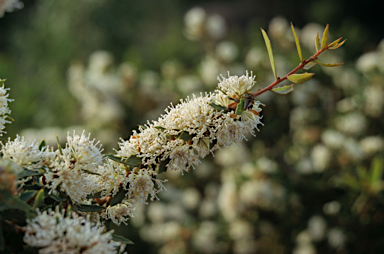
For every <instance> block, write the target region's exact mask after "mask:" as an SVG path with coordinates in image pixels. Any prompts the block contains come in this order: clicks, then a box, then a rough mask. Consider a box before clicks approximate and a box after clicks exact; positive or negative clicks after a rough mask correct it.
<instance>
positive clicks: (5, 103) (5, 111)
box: [0, 4, 13, 137]
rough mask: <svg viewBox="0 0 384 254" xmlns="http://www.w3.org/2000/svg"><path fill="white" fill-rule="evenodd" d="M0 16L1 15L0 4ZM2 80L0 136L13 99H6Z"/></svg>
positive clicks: (0, 91) (0, 90)
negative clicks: (9, 104)
mask: <svg viewBox="0 0 384 254" xmlns="http://www.w3.org/2000/svg"><path fill="white" fill-rule="evenodd" d="M0 17H1V4H0ZM3 82H4V80H1V79H0V84H3V86H2V87H0V137H1V136H3V133H5V131H3V130H4V128H5V124H6V123H11V122H10V121H8V120H6V118H7V114H10V113H11V110H9V108H8V102H10V101H13V100H12V99H8V96H9V94H7V90H9V88H4V83H3Z"/></svg>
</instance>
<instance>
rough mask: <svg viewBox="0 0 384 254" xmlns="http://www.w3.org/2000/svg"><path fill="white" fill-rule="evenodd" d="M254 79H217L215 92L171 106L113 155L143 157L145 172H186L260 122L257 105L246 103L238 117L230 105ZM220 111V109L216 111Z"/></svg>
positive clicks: (124, 157)
mask: <svg viewBox="0 0 384 254" xmlns="http://www.w3.org/2000/svg"><path fill="white" fill-rule="evenodd" d="M254 79H255V77H254V76H253V75H252V74H251V75H249V74H248V73H247V74H246V75H244V76H241V77H238V76H229V77H228V78H224V77H222V78H221V79H219V81H220V83H219V86H218V89H219V90H216V91H215V93H210V94H205V95H202V94H201V95H200V96H195V95H194V96H193V97H192V98H189V97H188V98H187V99H186V100H181V101H180V103H179V104H178V105H176V106H173V105H171V106H170V107H169V108H168V109H167V110H166V114H165V115H162V116H161V117H160V118H159V119H158V120H157V121H154V122H153V123H148V124H147V125H145V126H142V127H140V128H139V131H140V132H134V133H133V135H132V136H131V138H130V139H129V140H127V141H122V142H121V143H120V150H118V151H117V155H118V156H120V157H122V158H123V159H129V158H131V157H132V156H133V157H137V158H141V160H142V165H143V167H144V168H146V170H155V169H158V168H159V167H161V166H162V164H165V166H166V167H167V168H169V169H170V170H171V171H176V170H177V171H181V172H184V171H186V172H188V171H189V169H190V168H191V167H194V166H196V165H198V164H199V162H200V160H199V157H202V158H204V157H205V156H206V155H207V154H209V153H210V152H211V153H213V152H214V151H215V150H217V149H219V148H220V146H231V145H233V144H235V143H238V142H240V141H241V140H243V139H244V138H245V135H246V134H248V133H252V134H254V129H257V125H259V124H261V122H260V119H261V117H260V116H259V112H260V111H261V108H260V107H259V106H260V103H259V102H254V101H253V100H250V101H249V102H248V103H249V105H247V107H246V108H245V109H244V108H241V111H242V112H241V114H239V115H237V114H235V110H234V109H232V108H231V107H230V106H231V104H237V103H236V101H239V100H241V99H243V97H244V95H246V94H248V92H249V91H250V89H251V88H252V86H253V85H254V84H255V83H256V82H255V81H254ZM217 107H221V108H222V110H218V109H217Z"/></svg>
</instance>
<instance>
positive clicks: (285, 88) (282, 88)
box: [271, 85, 293, 95]
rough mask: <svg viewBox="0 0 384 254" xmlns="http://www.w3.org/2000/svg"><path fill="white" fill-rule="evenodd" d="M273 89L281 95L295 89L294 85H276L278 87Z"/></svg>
mask: <svg viewBox="0 0 384 254" xmlns="http://www.w3.org/2000/svg"><path fill="white" fill-rule="evenodd" d="M271 91H272V92H274V93H277V94H281V95H285V94H289V93H290V92H292V91H293V85H285V86H280V87H276V88H273V89H272V90H271Z"/></svg>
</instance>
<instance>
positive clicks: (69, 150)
mask: <svg viewBox="0 0 384 254" xmlns="http://www.w3.org/2000/svg"><path fill="white" fill-rule="evenodd" d="M254 79H255V77H254V76H253V75H252V73H251V75H249V74H248V73H247V74H246V75H244V76H241V77H238V76H229V77H228V78H224V77H221V78H220V79H219V81H220V83H219V85H218V90H216V91H215V92H214V93H209V94H208V93H207V94H205V95H203V94H201V95H200V96H195V95H194V96H193V97H192V98H189V97H188V98H187V99H186V100H181V102H180V103H179V104H178V105H175V106H174V105H171V106H169V107H168V108H167V109H166V113H165V114H164V115H161V117H160V118H159V119H158V120H157V121H153V122H152V123H147V124H146V125H145V126H140V127H139V131H134V133H133V134H132V136H131V137H130V139H129V140H126V141H124V140H122V141H121V143H119V145H120V149H119V150H118V151H116V155H114V156H112V157H108V158H109V159H107V158H106V156H104V155H103V154H102V151H103V149H102V148H101V145H100V144H99V142H96V141H95V139H93V140H92V139H91V138H90V135H85V133H84V132H83V133H82V134H81V135H78V134H76V133H75V132H73V135H69V133H68V135H67V140H66V141H67V142H66V145H65V147H61V146H60V145H59V146H58V148H57V149H56V150H53V149H52V148H50V147H48V146H45V144H44V143H42V144H40V145H38V144H37V143H36V141H30V142H26V141H24V137H20V136H17V137H16V139H15V140H13V141H11V140H10V139H9V140H8V142H7V143H5V144H3V145H2V149H1V152H2V153H3V157H4V158H9V159H12V160H13V161H14V162H16V163H17V164H19V165H21V166H22V167H24V168H25V169H27V170H28V171H29V172H32V176H34V175H35V177H32V176H29V177H26V178H25V179H24V181H23V182H21V183H22V184H24V183H26V182H28V181H31V182H32V181H36V179H37V178H36V175H37V176H38V177H39V181H38V185H40V186H41V187H45V188H47V189H49V192H48V194H47V195H50V196H49V197H56V199H62V200H67V201H69V202H70V204H72V205H73V206H74V208H75V210H76V209H79V210H78V211H77V212H78V213H79V214H81V215H82V214H84V211H83V210H81V207H82V206H90V207H92V208H93V209H95V210H92V211H93V213H91V215H92V216H93V217H92V218H96V220H93V219H92V221H99V220H100V218H104V219H110V220H111V221H112V222H113V223H115V224H117V225H119V224H120V223H125V224H126V222H127V220H128V218H129V217H133V216H134V215H135V214H134V211H135V207H137V206H139V205H141V204H146V203H147V202H148V200H152V201H153V200H155V199H158V197H157V195H158V193H159V192H160V191H163V190H165V187H164V185H163V183H164V182H165V181H166V180H160V179H157V175H158V174H159V173H161V172H163V171H165V170H167V169H169V171H180V172H182V173H184V172H188V171H189V169H190V168H191V167H195V166H196V165H198V164H199V163H200V158H204V157H205V156H206V155H208V154H209V153H212V154H213V152H214V151H216V150H217V149H219V148H220V147H222V146H231V145H233V144H235V143H238V142H240V141H242V140H243V139H245V137H246V135H247V134H248V133H251V134H254V129H257V126H258V125H259V124H261V122H260V120H261V117H260V116H259V112H260V111H261V109H260V103H259V102H255V101H254V99H253V97H252V96H251V93H249V92H250V89H251V88H252V87H253V85H254V84H255V83H256V82H255V81H254ZM244 100H246V104H244ZM120 159H121V160H120ZM28 174H30V173H28ZM56 199H55V200H56ZM35 202H37V201H35ZM82 220H84V221H86V220H85V219H84V218H81V219H80V218H78V217H76V216H72V218H70V217H64V216H63V214H62V213H59V212H52V211H49V212H44V213H39V214H38V217H37V218H36V219H34V220H32V221H30V222H29V224H28V226H27V232H28V233H27V234H26V236H25V238H24V241H25V242H26V243H27V244H29V245H31V246H36V247H43V248H44V249H42V251H41V253H48V252H59V251H64V252H68V253H72V252H73V253H77V252H78V248H82V250H83V249H85V250H86V251H88V249H89V250H91V249H93V247H94V245H92V244H90V245H83V243H80V242H79V241H80V240H81V241H82V240H84V241H85V242H89V243H92V241H91V240H90V238H89V237H90V235H91V234H90V235H87V233H85V234H84V236H82V237H79V240H78V241H77V242H76V241H75V239H76V237H75V235H72V234H70V233H69V232H70V231H68V230H67V229H65V227H66V225H67V224H68V225H69V221H71V223H75V222H73V221H82ZM87 223H88V222H86V223H83V222H81V223H80V224H82V225H83V226H82V228H78V229H76V230H78V232H82V230H83V229H84V230H86V232H93V231H97V232H99V231H98V229H97V227H94V228H93V227H91V226H90V225H88V224H87ZM75 224H76V223H75ZM41 228H44V230H40V229H41ZM85 228H86V229H85ZM47 230H48V231H49V232H47ZM100 232H101V231H100ZM98 234H99V233H95V235H98ZM95 237H96V236H95ZM85 239H87V240H85ZM92 239H93V238H92ZM51 242H52V243H51ZM98 244H99V243H98ZM100 244H101V243H100ZM95 246H96V245H95ZM108 246H109V245H105V246H104V247H103V246H102V247H100V251H101V249H102V248H109V247H108ZM101 252H103V251H101Z"/></svg>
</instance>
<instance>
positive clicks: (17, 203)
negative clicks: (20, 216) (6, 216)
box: [0, 191, 31, 211]
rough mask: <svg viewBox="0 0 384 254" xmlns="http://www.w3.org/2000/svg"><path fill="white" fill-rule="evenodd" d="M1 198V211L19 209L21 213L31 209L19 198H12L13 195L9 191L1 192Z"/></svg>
mask: <svg viewBox="0 0 384 254" xmlns="http://www.w3.org/2000/svg"><path fill="white" fill-rule="evenodd" d="M0 197H1V202H0V211H4V210H8V209H19V210H21V211H27V210H30V209H31V207H30V206H29V205H27V204H26V203H24V202H23V201H21V200H20V199H19V197H17V196H12V194H11V193H10V192H8V191H0Z"/></svg>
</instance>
